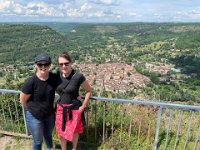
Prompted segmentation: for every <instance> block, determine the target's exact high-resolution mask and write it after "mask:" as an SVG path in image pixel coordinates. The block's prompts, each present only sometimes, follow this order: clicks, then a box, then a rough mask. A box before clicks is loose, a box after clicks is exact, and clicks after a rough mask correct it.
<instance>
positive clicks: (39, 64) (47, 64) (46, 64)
mask: <svg viewBox="0 0 200 150" xmlns="http://www.w3.org/2000/svg"><path fill="white" fill-rule="evenodd" d="M37 66H38V67H39V68H42V66H43V67H44V68H47V67H49V66H50V63H44V64H42V63H38V64H37Z"/></svg>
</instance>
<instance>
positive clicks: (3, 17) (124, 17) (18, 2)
mask: <svg viewBox="0 0 200 150" xmlns="http://www.w3.org/2000/svg"><path fill="white" fill-rule="evenodd" d="M0 22H94V23H106V22H200V0H0Z"/></svg>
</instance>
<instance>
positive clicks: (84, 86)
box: [79, 80, 91, 112]
mask: <svg viewBox="0 0 200 150" xmlns="http://www.w3.org/2000/svg"><path fill="white" fill-rule="evenodd" d="M81 87H82V88H83V89H84V90H85V91H86V94H85V99H84V101H83V104H82V106H81V107H79V110H80V112H83V111H84V109H85V107H86V106H87V103H88V101H89V99H90V96H91V90H90V85H89V83H88V82H87V81H86V80H85V81H84V82H83V83H82V84H81Z"/></svg>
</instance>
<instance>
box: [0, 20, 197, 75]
mask: <svg viewBox="0 0 200 150" xmlns="http://www.w3.org/2000/svg"><path fill="white" fill-rule="evenodd" d="M62 50H68V51H70V52H71V54H72V56H73V58H74V60H75V61H76V62H84V63H94V62H95V63H105V62H108V63H111V62H123V63H128V64H132V63H136V62H138V61H140V62H141V61H144V62H161V63H168V64H174V65H175V67H180V68H182V71H184V72H186V73H200V69H198V68H199V66H200V24H197V23H196V24H195V23H190V24H189V23H188V24H186V23H185V24H184V23H122V24H80V23H24V24H22V23H21V24H17V25H15V24H0V63H8V64H9V63H11V64H12V63H13V62H19V63H21V62H26V61H30V60H33V57H34V56H35V54H37V53H40V52H47V53H49V54H50V55H51V56H52V57H53V58H55V57H56V56H57V54H58V53H59V52H60V51H62ZM54 60H55V59H54Z"/></svg>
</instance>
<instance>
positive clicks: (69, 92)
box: [56, 69, 86, 104]
mask: <svg viewBox="0 0 200 150" xmlns="http://www.w3.org/2000/svg"><path fill="white" fill-rule="evenodd" d="M59 77H60V78H59V81H58V83H60V84H59V86H58V87H57V89H56V92H57V93H58V94H59V95H60V96H61V99H60V102H59V103H60V104H70V103H71V100H73V99H76V98H77V97H78V96H79V89H80V86H81V84H82V83H83V82H84V81H85V80H86V79H85V77H84V75H83V74H82V73H79V72H77V71H75V70H74V69H73V70H72V72H71V74H70V75H69V76H68V77H67V78H64V77H63V76H62V75H61V73H59ZM66 82H69V84H67V86H66Z"/></svg>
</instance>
